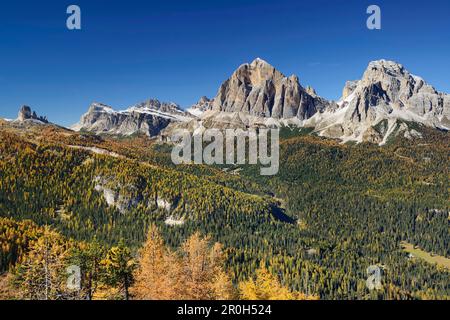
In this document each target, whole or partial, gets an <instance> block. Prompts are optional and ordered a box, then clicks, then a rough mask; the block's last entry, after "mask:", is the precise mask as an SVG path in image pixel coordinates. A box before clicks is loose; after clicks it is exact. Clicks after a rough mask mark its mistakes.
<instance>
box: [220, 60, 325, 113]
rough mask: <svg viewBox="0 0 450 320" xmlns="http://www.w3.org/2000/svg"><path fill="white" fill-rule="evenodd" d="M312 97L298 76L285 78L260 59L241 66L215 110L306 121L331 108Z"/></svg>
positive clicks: (233, 75) (223, 88)
mask: <svg viewBox="0 0 450 320" xmlns="http://www.w3.org/2000/svg"><path fill="white" fill-rule="evenodd" d="M312 91H314V90H312ZM310 93H311V91H310V92H308V91H307V90H305V89H304V88H303V87H302V86H301V85H300V83H299V79H298V77H297V76H295V75H292V76H290V77H286V76H285V75H283V74H282V73H281V72H280V71H278V70H277V69H275V68H274V67H273V66H272V65H270V64H269V63H267V62H266V61H264V60H262V59H260V58H257V59H255V60H254V61H253V62H252V63H250V64H248V63H246V64H243V65H241V66H240V67H239V68H238V69H237V70H236V71H235V72H234V73H233V74H232V75H231V77H230V78H229V79H228V80H226V81H225V82H224V83H223V84H222V85H221V86H220V88H219V92H218V93H217V96H216V97H215V99H214V104H213V110H214V111H223V112H243V113H246V114H249V115H252V116H257V117H266V118H275V119H282V118H292V117H296V118H298V119H300V120H304V119H307V118H309V117H311V116H312V115H313V114H315V113H316V112H317V111H320V110H323V109H325V108H326V107H327V106H329V102H328V101H326V100H325V99H321V98H319V97H318V96H316V95H311V94H310Z"/></svg>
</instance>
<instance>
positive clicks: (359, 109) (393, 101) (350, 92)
mask: <svg viewBox="0 0 450 320" xmlns="http://www.w3.org/2000/svg"><path fill="white" fill-rule="evenodd" d="M449 97H450V96H449V95H448V94H445V93H441V92H437V91H436V90H435V89H434V88H433V87H432V86H430V85H429V84H427V83H426V82H425V81H424V80H423V79H421V78H420V77H417V76H415V75H412V74H410V73H409V72H408V71H407V70H406V69H405V68H404V67H403V66H402V65H401V64H398V63H396V62H393V61H386V60H379V61H373V62H371V63H370V64H369V66H368V68H367V70H366V71H365V73H364V75H363V78H362V79H361V80H359V81H349V82H347V83H346V85H345V88H344V90H343V96H342V99H341V101H340V102H339V108H338V109H336V110H334V111H333V112H330V113H324V114H323V115H321V116H317V117H316V118H317V119H315V120H316V121H315V128H316V131H317V132H320V133H321V134H322V135H323V136H326V137H332V138H340V139H343V140H354V141H359V142H362V141H370V142H375V143H380V144H383V143H385V142H386V140H387V138H388V137H389V135H390V134H392V133H398V132H399V131H401V132H403V131H405V130H408V128H407V127H406V128H405V125H399V123H398V121H399V120H400V121H404V122H408V121H410V122H416V123H421V124H423V125H426V126H429V127H436V128H442V129H448V128H449V119H450V115H449V112H450V109H449V106H450V105H449V99H450V98H449ZM384 120H386V121H387V125H386V128H385V130H384V131H383V132H380V131H379V130H378V131H377V130H374V126H377V125H378V124H380V123H381V122H382V121H384ZM404 136H405V137H410V138H417V137H419V135H417V134H416V133H415V132H412V131H407V132H406V133H405V134H404Z"/></svg>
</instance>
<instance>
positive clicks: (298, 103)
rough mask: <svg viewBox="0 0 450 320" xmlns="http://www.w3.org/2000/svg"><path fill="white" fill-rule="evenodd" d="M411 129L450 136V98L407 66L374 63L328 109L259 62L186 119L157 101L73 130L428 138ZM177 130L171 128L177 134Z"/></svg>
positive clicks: (84, 121)
mask: <svg viewBox="0 0 450 320" xmlns="http://www.w3.org/2000/svg"><path fill="white" fill-rule="evenodd" d="M410 123H419V124H421V125H424V126H428V127H432V128H438V129H443V130H448V128H450V95H448V94H445V93H442V92H438V91H436V89H434V88H433V87H432V86H431V85H429V84H427V83H426V82H425V81H424V80H423V79H422V78H420V77H418V76H415V75H413V74H411V73H409V72H408V71H407V70H406V69H405V68H404V67H403V66H402V65H401V64H399V63H396V62H393V61H387V60H378V61H373V62H370V63H369V66H368V67H367V69H366V71H365V72H364V74H363V76H362V79H361V80H356V81H348V82H347V83H346V84H345V87H344V89H343V94H342V98H341V99H340V101H339V102H337V103H336V102H334V101H328V100H326V99H324V98H321V97H320V96H318V95H317V93H316V91H315V90H314V89H313V88H311V87H306V88H304V87H303V86H302V85H301V84H300V81H299V78H298V77H297V76H296V75H291V76H289V77H286V76H285V75H284V74H282V73H281V72H280V71H278V70H277V69H276V68H275V67H273V66H272V65H270V64H269V63H267V62H266V61H264V60H262V59H260V58H257V59H255V60H254V61H253V62H251V63H245V64H242V65H241V66H239V67H238V68H237V70H236V71H234V72H233V73H232V75H231V76H230V78H229V79H227V80H226V81H224V82H223V83H222V85H221V86H220V88H219V90H218V92H217V95H216V97H214V98H213V99H208V98H207V97H202V98H201V99H200V100H199V101H198V102H197V103H196V104H195V105H193V106H192V107H191V108H189V109H187V110H186V111H183V110H181V109H180V108H179V106H178V105H176V104H174V103H161V102H159V101H158V100H149V101H146V102H144V103H141V104H138V105H135V106H132V107H130V108H128V109H126V110H124V111H114V110H113V109H112V108H111V107H109V106H106V105H103V104H98V103H94V104H92V105H91V107H90V108H89V111H88V112H87V113H86V114H85V115H83V116H82V118H81V120H80V122H79V123H78V124H76V125H75V126H74V127H73V129H75V130H86V131H92V132H95V133H109V134H119V135H130V134H134V133H144V134H146V135H148V136H155V135H158V134H159V133H160V132H161V131H162V130H166V127H169V128H167V132H165V133H164V135H166V134H168V132H170V131H171V130H172V129H173V128H176V127H184V128H193V129H195V128H197V127H199V126H200V125H201V126H205V127H216V128H230V127H231V128H237V127H239V128H248V127H277V126H284V125H295V126H298V127H310V128H313V132H314V133H316V134H319V135H321V136H324V137H328V138H336V139H340V140H342V141H343V142H346V141H356V142H363V141H369V142H373V143H378V144H384V143H386V142H387V141H388V139H389V138H390V137H392V136H397V135H399V134H402V135H404V136H405V137H407V138H414V137H421V134H420V132H418V131H417V130H416V129H417V128H416V129H414V128H412V127H411V128H410V125H409V124H410ZM169 124H170V126H169Z"/></svg>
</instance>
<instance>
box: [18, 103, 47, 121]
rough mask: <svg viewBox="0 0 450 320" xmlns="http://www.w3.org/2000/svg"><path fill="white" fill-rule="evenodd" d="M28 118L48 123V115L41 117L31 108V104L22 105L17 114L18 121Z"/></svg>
mask: <svg viewBox="0 0 450 320" xmlns="http://www.w3.org/2000/svg"><path fill="white" fill-rule="evenodd" d="M26 120H36V121H40V122H43V123H48V120H47V117H40V116H38V115H37V114H36V112H35V111H32V110H31V107H29V106H22V107H21V108H20V110H19V114H18V116H17V121H19V122H24V121H26Z"/></svg>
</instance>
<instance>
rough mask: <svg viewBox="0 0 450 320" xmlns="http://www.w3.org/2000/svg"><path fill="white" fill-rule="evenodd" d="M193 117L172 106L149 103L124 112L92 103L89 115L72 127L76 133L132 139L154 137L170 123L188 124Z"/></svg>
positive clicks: (176, 106)
mask: <svg viewBox="0 0 450 320" xmlns="http://www.w3.org/2000/svg"><path fill="white" fill-rule="evenodd" d="M191 118H192V117H191V116H190V115H189V114H187V113H186V112H184V111H182V110H181V109H180V108H179V107H178V105H176V104H174V103H161V102H159V101H158V100H149V101H146V102H143V103H140V104H137V105H135V106H132V107H130V108H128V109H127V110H124V111H115V110H113V109H112V108H111V107H110V106H107V105H104V104H100V103H93V104H92V105H91V106H90V108H89V110H88V112H87V113H86V114H84V115H83V116H82V117H81V120H80V122H79V123H78V124H76V125H74V126H73V127H72V129H73V130H76V131H90V132H95V133H98V134H101V133H107V134H116V135H132V134H135V133H142V134H146V135H148V136H156V135H157V134H159V132H160V131H161V130H162V129H164V128H165V127H167V126H168V125H169V123H171V122H177V121H188V120H189V119H191Z"/></svg>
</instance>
